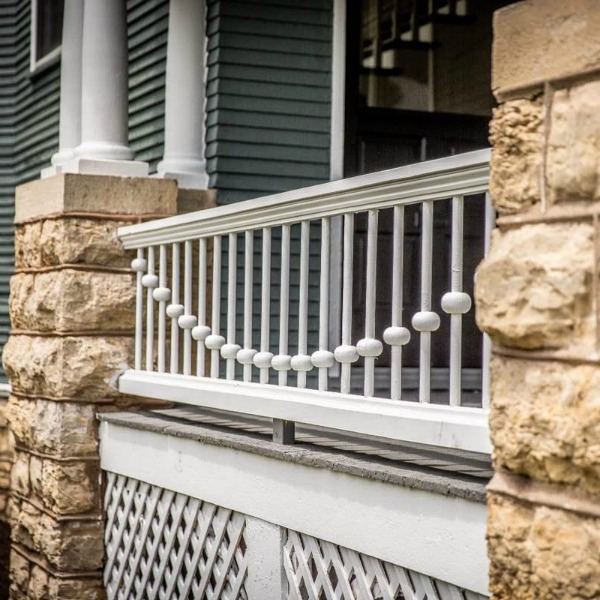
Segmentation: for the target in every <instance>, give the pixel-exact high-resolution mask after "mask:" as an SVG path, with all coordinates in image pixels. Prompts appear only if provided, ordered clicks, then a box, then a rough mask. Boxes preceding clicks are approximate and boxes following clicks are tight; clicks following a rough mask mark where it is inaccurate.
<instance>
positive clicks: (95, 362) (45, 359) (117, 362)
mask: <svg viewBox="0 0 600 600" xmlns="http://www.w3.org/2000/svg"><path fill="white" fill-rule="evenodd" d="M132 354H133V340H132V339H131V338H127V337H112V338H103V337H95V336H90V337H61V338H54V337H31V336H25V335H11V336H10V338H9V340H8V342H7V344H6V346H5V347H4V352H3V363H4V368H5V370H6V373H7V374H8V377H9V380H10V383H11V385H12V388H13V390H14V391H15V392H19V393H21V394H28V395H34V396H37V395H39V396H50V397H53V398H62V397H68V398H78V399H79V398H81V399H84V398H87V399H90V400H101V399H103V398H108V397H114V396H116V395H117V393H118V392H117V379H118V377H119V375H121V373H123V372H124V371H125V370H126V369H127V365H128V362H129V360H130V357H131V356H132Z"/></svg>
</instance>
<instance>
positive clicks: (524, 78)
mask: <svg viewBox="0 0 600 600" xmlns="http://www.w3.org/2000/svg"><path fill="white" fill-rule="evenodd" d="M599 29H600V3H598V2H597V0H569V1H568V2H565V1H564V0H527V2H517V3H515V4H512V5H510V6H507V7H506V8H503V9H501V10H498V11H496V13H495V15H494V46H493V54H492V89H493V90H494V92H495V93H496V94H497V95H498V94H499V93H502V92H503V91H505V90H506V88H513V87H520V86H527V85H531V84H532V83H535V82H540V81H543V80H548V79H552V78H556V77H561V76H564V75H567V74H571V73H574V72H578V71H582V70H585V69H590V68H594V67H597V66H599V65H600V38H599V37H598V30H599Z"/></svg>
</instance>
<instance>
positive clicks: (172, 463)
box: [100, 386, 488, 594]
mask: <svg viewBox="0 0 600 600" xmlns="http://www.w3.org/2000/svg"><path fill="white" fill-rule="evenodd" d="M263 387H265V386H263ZM274 389H275V390H279V391H281V390H282V388H278V387H274ZM454 412H456V409H455V411H454ZM100 439H101V444H100V459H101V466H102V468H103V469H105V470H108V471H112V472H114V473H117V474H121V475H125V476H127V477H134V478H136V479H139V480H141V481H144V482H148V483H150V484H152V485H156V486H160V487H162V488H165V489H167V490H177V491H178V492H179V493H181V494H186V495H188V496H191V497H194V498H201V499H202V500H204V501H207V502H211V503H214V504H216V505H218V506H224V507H227V508H230V509H231V510H235V511H238V512H241V513H244V514H247V515H251V516H253V517H256V518H258V519H262V520H265V521H268V522H270V523H273V524H274V525H280V526H283V527H287V528H289V529H292V530H294V531H298V532H301V533H304V534H308V535H311V536H314V537H317V538H321V539H324V540H328V541H331V542H333V543H336V544H340V545H341V546H345V547H347V548H350V549H353V550H356V551H358V552H362V553H364V554H367V555H369V556H373V557H375V558H378V559H381V560H385V561H388V562H391V563H393V564H397V565H402V566H403V567H406V568H408V569H411V570H414V571H418V572H419V573H423V574H425V575H429V576H431V577H435V578H438V579H441V580H442V581H447V582H449V583H451V584H454V585H457V586H459V587H464V588H466V589H469V590H472V591H474V592H478V593H482V594H486V593H487V567H488V564H487V558H486V542H485V531H486V507H485V505H484V504H479V503H474V502H469V501H467V500H464V499H461V498H457V497H452V496H444V495H442V494H435V493H431V492H426V491H422V490H415V489H410V488H408V487H404V486H400V485H391V484H388V483H383V482H380V481H373V480H370V479H368V478H364V477H356V476H352V475H348V474H344V473H339V472H334V471H330V470H326V469H317V468H312V467H308V466H305V465H300V464H297V463H292V462H287V461H281V460H277V459H272V458H267V457H264V456H261V455H258V454H254V453H249V452H240V451H239V450H234V449H231V448H227V447H221V446H214V445H209V444H201V443H198V442H197V441H195V440H190V439H184V438H180V437H174V436H168V435H164V434H161V433H154V432H149V431H141V430H133V429H130V428H126V427H122V426H119V425H111V424H109V423H106V422H104V423H102V424H101V427H100ZM123 457H127V460H124V459H123ZM240 490H243V493H240ZM349 523H350V524H351V525H352V526H350V527H349V526H348V524H349Z"/></svg>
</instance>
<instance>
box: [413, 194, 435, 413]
mask: <svg viewBox="0 0 600 600" xmlns="http://www.w3.org/2000/svg"><path fill="white" fill-rule="evenodd" d="M422 211H423V212H422V229H421V313H430V312H431V287H432V285H431V284H432V281H431V275H432V262H433V202H431V201H427V202H423V205H422ZM413 325H414V323H413ZM417 331H419V332H420V336H419V337H420V348H419V402H429V400H430V396H431V330H430V329H426V330H425V329H424V330H420V329H417Z"/></svg>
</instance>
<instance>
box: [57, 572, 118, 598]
mask: <svg viewBox="0 0 600 600" xmlns="http://www.w3.org/2000/svg"><path fill="white" fill-rule="evenodd" d="M48 598H49V599H50V600H105V598H106V592H105V591H104V586H103V585H102V581H101V579H100V577H97V578H85V579H83V578H82V579H58V578H56V577H52V576H50V578H49V581H48Z"/></svg>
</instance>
